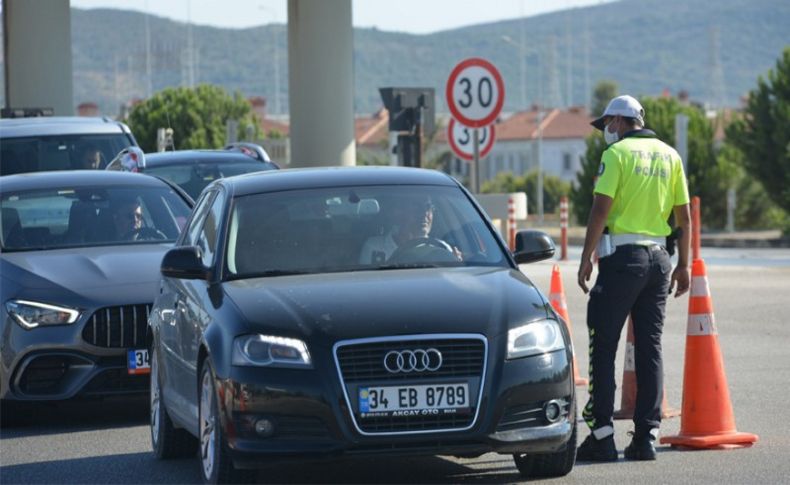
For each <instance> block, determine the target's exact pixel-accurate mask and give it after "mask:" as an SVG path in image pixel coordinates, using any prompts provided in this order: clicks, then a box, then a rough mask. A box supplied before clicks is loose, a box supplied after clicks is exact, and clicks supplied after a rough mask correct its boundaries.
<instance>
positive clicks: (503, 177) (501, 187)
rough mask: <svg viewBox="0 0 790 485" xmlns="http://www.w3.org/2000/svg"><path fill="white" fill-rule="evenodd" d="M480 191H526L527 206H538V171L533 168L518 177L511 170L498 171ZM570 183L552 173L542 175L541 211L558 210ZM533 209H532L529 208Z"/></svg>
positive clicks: (550, 211) (551, 211) (566, 194)
mask: <svg viewBox="0 0 790 485" xmlns="http://www.w3.org/2000/svg"><path fill="white" fill-rule="evenodd" d="M480 191H481V192H482V193H508V192H526V194H527V207H528V208H534V207H537V206H538V199H537V192H538V172H537V171H535V170H533V171H530V172H528V173H526V174H525V175H523V176H521V177H519V176H516V175H514V174H513V173H512V172H499V173H498V174H497V176H496V177H495V178H494V179H493V180H489V181H487V182H485V183H484V184H483V186H482V187H481V188H480ZM570 191H571V184H570V183H568V182H565V181H563V180H562V179H560V178H559V177H555V176H554V175H546V174H544V175H543V211H544V212H545V213H548V214H551V213H554V212H556V211H557V210H559V206H560V197H562V196H566V197H567V196H568V194H569V193H570ZM530 210H533V209H530Z"/></svg>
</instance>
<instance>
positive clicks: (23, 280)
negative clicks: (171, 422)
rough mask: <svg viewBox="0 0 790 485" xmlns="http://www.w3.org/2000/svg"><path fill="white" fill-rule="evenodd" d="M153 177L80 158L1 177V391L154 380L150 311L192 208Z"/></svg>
mask: <svg viewBox="0 0 790 485" xmlns="http://www.w3.org/2000/svg"><path fill="white" fill-rule="evenodd" d="M190 204H191V201H190V200H189V199H188V197H186V196H185V195H183V192H181V191H180V190H178V189H177V188H174V187H172V186H170V185H169V184H167V183H166V182H164V181H162V180H160V179H157V178H155V177H149V176H146V175H138V174H131V173H116V172H104V171H99V170H80V171H62V172H38V173H33V174H25V175H9V176H4V177H0V207H2V217H1V218H0V229H1V230H0V279H1V283H0V298H2V300H1V302H2V306H3V309H2V312H3V314H2V318H0V398H2V401H3V404H4V411H7V412H4V413H3V418H4V420H13V416H11V415H9V414H8V413H13V412H14V411H15V410H16V409H21V408H22V406H21V405H16V406H15V405H14V403H15V402H17V404H18V402H19V401H35V400H62V399H68V398H72V397H85V396H108V395H116V394H127V393H139V394H144V393H146V392H147V391H148V386H149V384H148V374H149V373H150V368H149V358H148V341H147V340H146V332H147V329H148V324H147V317H148V313H149V311H150V308H151V304H152V303H153V300H154V297H155V295H156V292H157V289H158V286H157V285H158V282H159V267H160V264H161V262H162V256H163V255H164V253H165V251H166V250H167V249H169V248H170V247H172V245H173V243H174V242H175V240H176V238H177V237H178V235H179V233H180V230H181V228H182V227H183V225H184V224H185V223H186V220H187V218H188V217H189V213H190V210H191V206H190Z"/></svg>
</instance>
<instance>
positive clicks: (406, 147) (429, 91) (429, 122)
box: [379, 88, 436, 167]
mask: <svg viewBox="0 0 790 485" xmlns="http://www.w3.org/2000/svg"><path fill="white" fill-rule="evenodd" d="M379 93H380V94H381V100H382V101H383V102H384V107H385V108H387V111H389V131H396V132H399V133H400V134H399V135H398V145H397V148H396V150H397V154H398V163H399V164H400V165H403V166H405V167H420V166H422V135H423V133H425V134H426V135H429V136H430V135H432V134H433V131H434V127H435V124H434V119H435V113H436V108H435V106H436V102H435V97H434V90H433V88H379Z"/></svg>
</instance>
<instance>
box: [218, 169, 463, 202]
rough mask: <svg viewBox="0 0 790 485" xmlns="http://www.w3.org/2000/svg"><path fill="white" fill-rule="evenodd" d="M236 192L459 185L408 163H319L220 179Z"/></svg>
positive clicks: (221, 182) (432, 171)
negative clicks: (305, 166)
mask: <svg viewBox="0 0 790 485" xmlns="http://www.w3.org/2000/svg"><path fill="white" fill-rule="evenodd" d="M214 183H215V184H219V185H224V186H227V187H229V188H230V189H231V191H232V192H233V193H234V194H235V195H236V196H240V195H249V194H257V193H262V192H277V191H281V190H297V189H309V188H319V187H345V186H363V185H443V186H448V187H453V186H458V183H457V182H456V181H455V180H454V179H453V178H451V177H450V176H449V175H447V174H445V173H443V172H439V171H437V170H427V169H421V168H408V167H318V168H295V169H286V170H267V171H265V172H254V173H248V174H244V175H236V176H234V177H228V178H223V179H217V180H216V181H215V182H214Z"/></svg>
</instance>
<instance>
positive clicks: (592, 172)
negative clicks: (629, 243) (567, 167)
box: [569, 109, 606, 225]
mask: <svg viewBox="0 0 790 485" xmlns="http://www.w3.org/2000/svg"><path fill="white" fill-rule="evenodd" d="M601 112H603V109H602V110H601ZM586 143H587V151H586V152H585V154H584V159H582V161H581V171H580V172H579V173H578V174H576V184H575V185H574V186H573V188H572V189H571V193H570V197H569V199H570V203H571V204H570V205H571V207H570V210H571V212H572V213H573V215H574V216H575V217H576V221H577V222H578V223H579V224H582V225H586V224H587V218H588V217H589V215H590V208H592V201H593V188H594V187H595V177H597V176H598V169H599V168H600V166H601V155H603V151H604V150H606V142H605V141H604V139H603V136H601V135H600V134H599V133H598V132H597V131H596V132H594V133H593V134H592V135H590V136H589V137H587V141H586Z"/></svg>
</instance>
